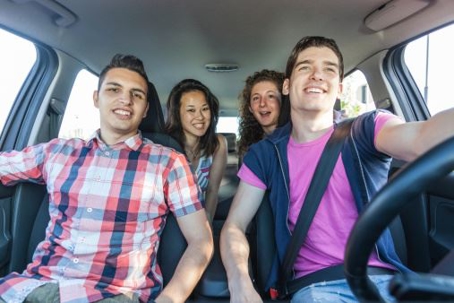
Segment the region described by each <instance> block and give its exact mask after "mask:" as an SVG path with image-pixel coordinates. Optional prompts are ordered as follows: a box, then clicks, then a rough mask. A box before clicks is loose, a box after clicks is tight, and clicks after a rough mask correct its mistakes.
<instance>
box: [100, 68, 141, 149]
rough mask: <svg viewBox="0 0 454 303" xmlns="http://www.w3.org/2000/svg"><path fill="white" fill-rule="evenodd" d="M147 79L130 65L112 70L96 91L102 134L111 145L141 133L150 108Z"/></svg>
mask: <svg viewBox="0 0 454 303" xmlns="http://www.w3.org/2000/svg"><path fill="white" fill-rule="evenodd" d="M147 89H148V86H147V82H146V81H145V79H144V78H143V77H142V76H140V75H139V74H138V73H136V72H134V71H131V70H128V69H126V68H113V69H111V70H109V71H108V72H107V74H106V77H105V79H104V81H103V83H102V84H101V87H100V90H99V91H95V92H94V94H93V100H94V104H95V107H97V108H98V109H99V112H100V118H101V119H100V120H101V136H102V138H103V140H104V141H105V142H106V143H107V144H114V143H117V142H121V141H124V140H126V139H127V138H129V137H131V136H134V135H135V134H136V133H137V129H138V127H139V124H140V122H141V121H142V119H143V118H144V117H145V116H146V113H147V110H148V102H147Z"/></svg>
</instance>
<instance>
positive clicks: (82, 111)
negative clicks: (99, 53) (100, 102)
mask: <svg viewBox="0 0 454 303" xmlns="http://www.w3.org/2000/svg"><path fill="white" fill-rule="evenodd" d="M97 86H98V77H97V76H96V75H94V74H93V73H91V72H89V71H87V70H81V71H80V72H79V74H78V75H77V77H76V80H75V81H74V85H73V88H72V90H71V94H70V96H69V100H68V104H67V105H66V110H65V115H64V116H63V121H62V124H61V127H60V133H59V134H58V137H60V138H82V139H88V138H89V137H90V136H91V135H92V134H93V133H94V131H95V130H97V129H98V128H99V124H100V122H99V111H98V109H97V108H96V107H95V106H94V104H93V92H94V91H95V90H96V89H97Z"/></svg>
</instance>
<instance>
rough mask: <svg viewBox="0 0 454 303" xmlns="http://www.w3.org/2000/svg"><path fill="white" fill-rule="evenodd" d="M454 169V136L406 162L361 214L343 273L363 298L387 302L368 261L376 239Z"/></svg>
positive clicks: (360, 298)
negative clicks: (414, 201)
mask: <svg viewBox="0 0 454 303" xmlns="http://www.w3.org/2000/svg"><path fill="white" fill-rule="evenodd" d="M453 170H454V137H453V138H450V139H448V140H446V141H444V142H442V143H440V144H439V145H437V146H435V147H434V148H432V149H431V150H429V151H428V152H426V153H425V154H424V155H422V156H421V157H419V158H418V159H416V160H415V161H413V162H411V163H409V164H407V165H406V166H405V167H404V168H403V169H402V170H401V171H399V172H398V173H396V175H395V176H393V177H392V178H391V179H390V181H389V182H388V183H387V184H386V185H385V186H384V187H383V188H382V189H381V190H380V191H379V192H378V193H377V195H376V196H375V197H374V198H373V199H372V201H371V202H370V205H368V207H367V208H366V209H365V210H364V212H363V213H361V214H360V216H359V218H358V220H357V221H356V223H355V225H354V227H353V229H352V231H351V233H350V236H349V238H348V241H347V247H346V250H345V258H344V273H345V276H346V279H347V282H348V284H349V285H350V288H351V290H352V292H353V293H354V294H355V296H356V297H357V299H358V300H359V301H360V302H371V301H380V302H385V301H384V299H383V298H382V297H381V296H380V294H379V292H378V290H377V289H376V287H375V285H374V284H373V283H372V281H370V279H369V278H368V276H367V262H368V260H369V256H370V254H371V252H372V249H373V247H374V245H375V242H376V241H377V240H378V238H379V236H380V235H381V234H382V232H383V231H384V230H385V228H386V227H387V226H388V225H389V224H390V223H391V222H392V220H393V219H394V218H395V217H396V216H397V215H398V214H399V212H400V211H401V210H402V209H403V208H404V206H405V205H406V204H407V203H408V202H409V201H411V200H412V199H413V198H415V197H416V196H417V195H419V194H420V193H422V192H423V191H425V190H426V189H427V188H428V187H429V185H431V184H432V183H434V182H435V181H437V180H439V179H441V178H443V177H444V176H446V175H447V174H448V173H449V172H452V171H453Z"/></svg>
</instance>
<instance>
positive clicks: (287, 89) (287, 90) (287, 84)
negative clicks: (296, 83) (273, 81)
mask: <svg viewBox="0 0 454 303" xmlns="http://www.w3.org/2000/svg"><path fill="white" fill-rule="evenodd" d="M289 93H290V79H289V78H285V80H284V83H282V94H283V95H286V96H287V95H288V94H289Z"/></svg>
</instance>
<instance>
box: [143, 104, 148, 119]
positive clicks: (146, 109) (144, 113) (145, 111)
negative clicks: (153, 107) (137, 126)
mask: <svg viewBox="0 0 454 303" xmlns="http://www.w3.org/2000/svg"><path fill="white" fill-rule="evenodd" d="M149 109H150V104H149V103H148V102H147V107H146V108H145V110H144V111H143V116H142V119H143V118H145V117H146V116H147V114H148V110H149Z"/></svg>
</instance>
